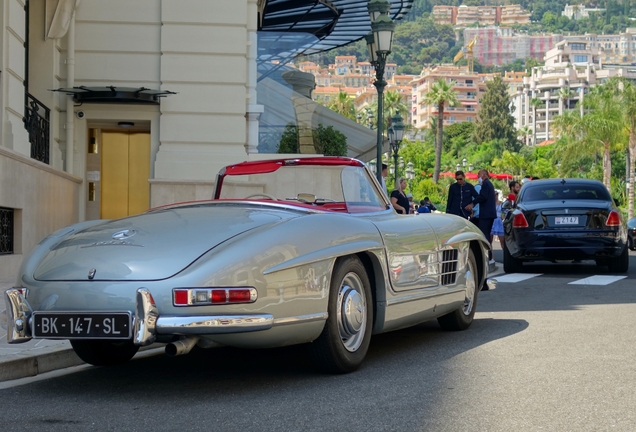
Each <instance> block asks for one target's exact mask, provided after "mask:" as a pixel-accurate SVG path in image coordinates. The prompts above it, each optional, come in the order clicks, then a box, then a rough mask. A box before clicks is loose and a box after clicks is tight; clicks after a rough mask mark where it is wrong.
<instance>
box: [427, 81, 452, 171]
mask: <svg viewBox="0 0 636 432" xmlns="http://www.w3.org/2000/svg"><path fill="white" fill-rule="evenodd" d="M454 86H455V82H453V81H450V82H448V81H446V80H445V79H444V78H439V79H438V80H436V81H435V82H434V83H433V85H432V86H431V89H430V90H429V91H428V92H427V93H426V94H425V95H424V103H425V104H427V105H433V106H435V107H437V142H436V143H435V169H434V170H433V181H434V182H435V183H437V181H438V180H439V172H440V168H441V165H442V137H443V133H444V106H445V105H451V106H457V105H459V100H457V91H455V89H454V88H453V87H454Z"/></svg>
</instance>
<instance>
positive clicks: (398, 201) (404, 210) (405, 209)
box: [391, 177, 410, 214]
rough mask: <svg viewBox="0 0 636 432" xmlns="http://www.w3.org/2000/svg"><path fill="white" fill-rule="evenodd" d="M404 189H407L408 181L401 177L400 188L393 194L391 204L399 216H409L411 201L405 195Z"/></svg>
mask: <svg viewBox="0 0 636 432" xmlns="http://www.w3.org/2000/svg"><path fill="white" fill-rule="evenodd" d="M404 189H406V180H405V179H403V178H401V177H400V179H399V180H398V188H397V189H395V190H394V191H393V192H391V204H393V208H394V209H395V211H396V212H398V213H399V214H409V209H410V205H409V199H408V198H407V197H406V195H405V194H404Z"/></svg>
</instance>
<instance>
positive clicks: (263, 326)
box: [5, 157, 494, 373]
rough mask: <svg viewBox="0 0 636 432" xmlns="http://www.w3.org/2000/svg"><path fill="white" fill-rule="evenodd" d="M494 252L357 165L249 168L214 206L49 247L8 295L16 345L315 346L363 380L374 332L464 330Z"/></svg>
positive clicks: (53, 238) (177, 210)
mask: <svg viewBox="0 0 636 432" xmlns="http://www.w3.org/2000/svg"><path fill="white" fill-rule="evenodd" d="M489 247H490V246H489V243H488V242H487V241H486V239H485V238H484V236H483V235H482V234H481V233H480V231H479V230H478V229H476V227H475V226H474V225H473V224H471V223H469V222H467V221H465V220H463V219H461V218H459V217H456V216H451V215H445V214H426V215H398V214H396V212H395V211H394V210H393V209H392V207H391V205H390V203H389V201H388V198H387V197H386V195H385V193H384V192H383V191H381V188H380V185H379V183H378V181H377V180H376V179H375V178H374V176H373V174H372V173H371V172H370V171H369V169H368V168H367V167H366V166H365V165H364V164H363V163H362V162H360V161H358V160H355V159H349V158H336V157H312V158H296V159H279V160H267V161H251V162H244V163H239V164H236V165H231V166H227V167H225V168H224V169H222V170H221V172H220V173H219V174H218V176H217V179H216V183H215V190H214V197H213V199H211V200H208V201H196V202H185V203H178V204H173V205H168V206H163V207H158V208H154V209H151V210H149V211H147V212H145V213H143V214H140V215H136V216H131V217H126V218H123V219H118V220H91V221H86V222H82V223H78V224H76V225H73V226H70V227H67V228H63V229H61V230H59V231H57V232H55V233H53V234H51V235H50V236H49V237H47V238H46V239H44V240H43V241H42V242H40V244H39V245H38V246H37V247H35V248H34V250H33V251H31V253H30V254H29V255H28V256H27V257H26V258H25V260H24V262H23V264H22V267H21V270H20V275H19V277H18V280H17V284H16V287H15V288H13V289H10V290H8V291H7V292H6V293H5V300H6V306H7V308H6V309H7V313H8V317H7V327H8V332H7V339H8V342H9V343H20V342H26V341H28V340H30V339H32V338H43V339H68V340H70V342H71V345H72V346H73V348H74V350H75V352H76V353H77V355H78V356H79V357H80V358H81V359H82V360H84V361H86V362H87V363H91V364H93V365H112V364H118V363H123V362H126V361H128V360H130V359H131V358H132V357H133V356H134V355H135V353H136V352H137V350H138V349H139V347H140V346H143V345H149V344H151V343H153V342H163V343H166V344H167V345H166V348H165V349H166V353H167V354H169V355H179V354H185V353H187V352H189V351H190V350H191V349H192V348H193V347H194V346H199V347H202V348H210V347H215V346H224V345H225V346H235V347H252V348H265V347H278V346H284V345H291V344H300V343H307V344H308V348H309V349H310V350H311V351H312V354H313V356H314V358H315V359H316V360H317V363H318V365H319V366H321V367H322V368H323V369H325V370H328V371H332V372H339V373H343V372H350V371H353V370H355V369H356V368H357V367H358V366H359V365H360V364H361V362H362V361H363V359H364V357H365V354H366V352H367V349H368V347H369V343H370V339H371V335H372V334H377V333H383V332H387V331H391V330H397V329H400V328H404V327H408V326H412V325H415V324H418V323H421V322H424V321H427V320H431V319H437V320H438V321H439V324H440V325H441V326H442V327H443V328H445V329H449V330H463V329H466V328H467V327H468V326H469V325H470V324H471V322H472V321H473V316H474V314H475V307H476V305H477V295H478V293H479V291H480V290H481V289H485V287H486V286H487V285H486V283H487V278H486V276H487V265H488V260H487V251H488V248H489ZM493 283H494V281H493Z"/></svg>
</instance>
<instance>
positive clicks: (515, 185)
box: [509, 180, 521, 196]
mask: <svg viewBox="0 0 636 432" xmlns="http://www.w3.org/2000/svg"><path fill="white" fill-rule="evenodd" d="M509 186H510V193H512V194H515V196H519V191H520V190H521V183H519V182H518V181H516V180H513V181H511V182H510V183H509Z"/></svg>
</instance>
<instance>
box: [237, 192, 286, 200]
mask: <svg viewBox="0 0 636 432" xmlns="http://www.w3.org/2000/svg"><path fill="white" fill-rule="evenodd" d="M256 197H265V198H269V199H271V200H273V201H279V199H278V198H276V197H275V196H273V195H270V194H266V193H255V194H252V195H250V196H247V197H245V199H250V198H256Z"/></svg>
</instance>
